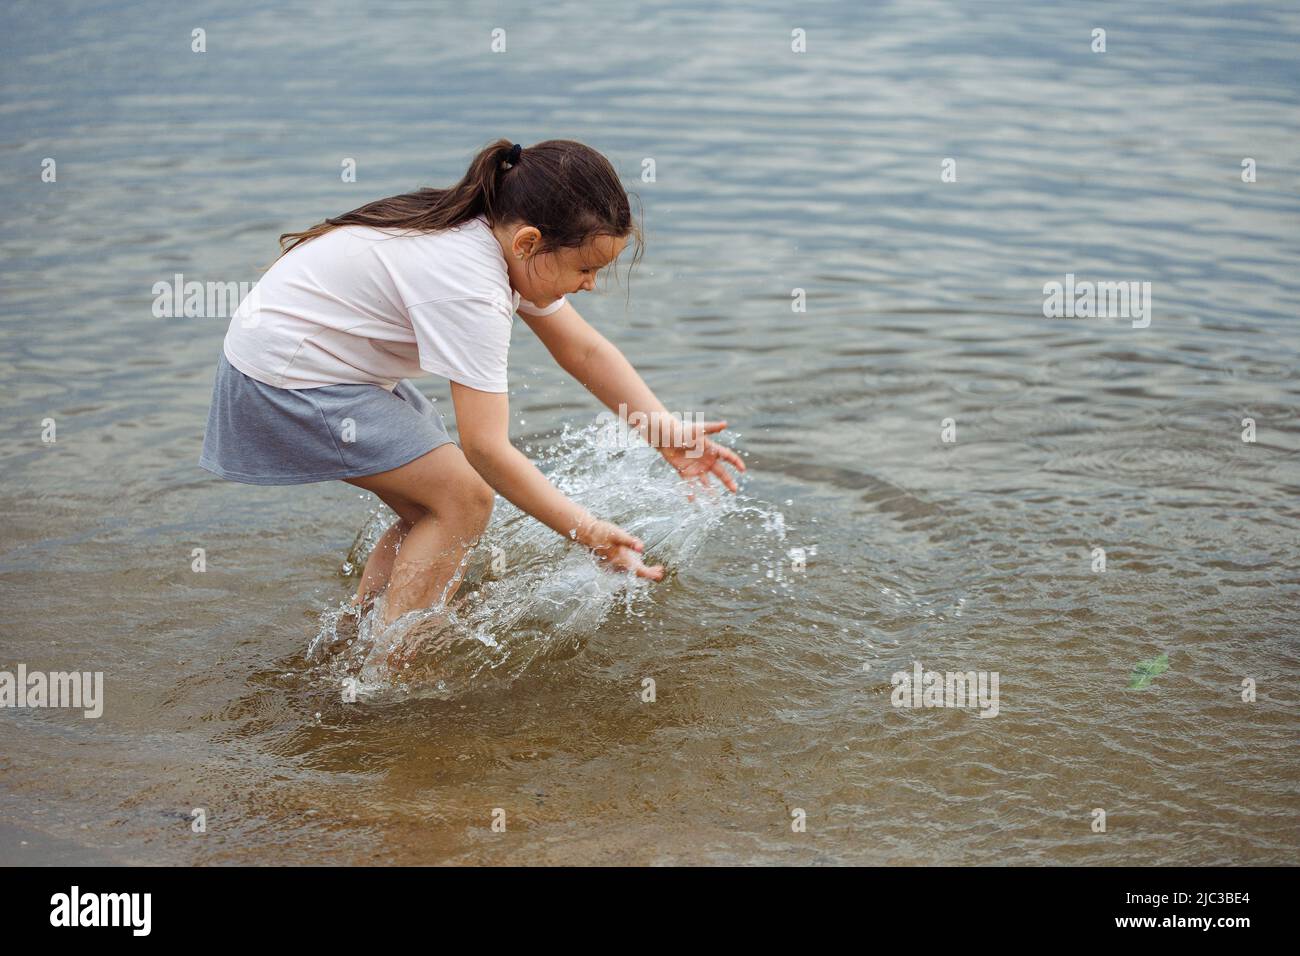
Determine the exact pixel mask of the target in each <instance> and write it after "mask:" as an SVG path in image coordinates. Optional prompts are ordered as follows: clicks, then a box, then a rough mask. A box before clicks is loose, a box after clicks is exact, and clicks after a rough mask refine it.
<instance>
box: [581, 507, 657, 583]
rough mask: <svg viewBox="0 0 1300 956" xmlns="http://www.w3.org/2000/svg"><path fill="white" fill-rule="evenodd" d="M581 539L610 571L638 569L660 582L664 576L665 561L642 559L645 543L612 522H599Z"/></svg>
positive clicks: (639, 573)
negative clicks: (648, 563) (655, 562)
mask: <svg viewBox="0 0 1300 956" xmlns="http://www.w3.org/2000/svg"><path fill="white" fill-rule="evenodd" d="M579 541H580V542H581V543H582V544H584V545H586V546H587V547H588V548H590V549H591V551H592V553H593V554H595V555H596V557H598V558H600V559H601V561H603V562H604V563H605V564H606V565H608V566H609V569H610V570H611V571H622V572H624V573H626V572H628V571H635V572H636V575H637V577H639V578H649V579H650V580H651V581H660V580H662V579H663V576H664V566H663V565H662V564H655V565H647V564H645V563H644V562H643V561H642V560H641V552H642V551H644V550H645V544H644V543H642V541H641V539H640V538H638V537H636V536H635V535H631V534H628V533H627V532H626V531H624V530H623V529H622V528H620V527H619V526H618V525H616V524H613V523H612V522H609V521H597V522H595V523H594V524H592V525H590V526H589V527H588V528H587V529H586V533H584V534H583V535H582V536H581V537H580V538H579Z"/></svg>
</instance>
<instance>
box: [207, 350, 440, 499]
mask: <svg viewBox="0 0 1300 956" xmlns="http://www.w3.org/2000/svg"><path fill="white" fill-rule="evenodd" d="M449 441H452V438H451V436H450V435H448V434H447V426H446V425H445V424H444V422H443V420H442V415H441V414H440V413H439V412H438V410H437V409H436V408H435V407H434V405H433V403H432V402H431V401H429V399H428V398H426V397H425V396H424V395H423V394H422V393H421V392H420V391H419V389H417V388H416V387H415V386H414V385H412V384H411V383H410V382H409V381H408V380H407V379H402V380H401V381H400V382H398V383H397V385H396V386H395V387H394V388H393V390H392V391H391V392H390V391H388V390H387V389H386V388H382V387H380V386H378V385H326V386H323V387H321V388H276V387H275V386H273V385H266V384H264V383H262V382H259V381H257V380H256V379H253V378H249V377H248V376H247V375H245V374H244V373H243V372H241V371H239V369H237V368H235V367H234V366H233V365H231V364H230V361H229V360H228V359H227V358H226V356H225V354H224V353H223V354H222V356H221V359H220V361H219V362H218V363H217V378H216V381H215V382H214V383H213V385H212V406H211V408H209V410H208V427H207V431H206V432H205V433H204V435H203V453H202V455H201V456H200V457H199V465H200V466H202V467H203V468H206V469H207V470H208V471H211V472H213V473H214V474H217V475H220V476H221V477H222V478H229V479H231V480H232V481H242V482H245V483H247V484H250V485H298V484H303V483H305V482H309V481H329V480H331V479H335V478H359V477H361V476H363V475H375V474H378V473H379V472H381V471H389V470H391V469H393V468H397V467H399V466H401V465H405V464H406V463H407V462H410V461H414V460H415V459H416V458H419V457H420V456H421V455H424V454H427V453H428V452H431V451H433V449H435V448H437V447H439V446H440V445H445V444H446V443H447V442H449Z"/></svg>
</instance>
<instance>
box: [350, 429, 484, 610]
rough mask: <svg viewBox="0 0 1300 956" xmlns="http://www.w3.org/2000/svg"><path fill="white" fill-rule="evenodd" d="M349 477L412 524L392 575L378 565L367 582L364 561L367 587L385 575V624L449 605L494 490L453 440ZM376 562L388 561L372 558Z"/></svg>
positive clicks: (397, 555)
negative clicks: (409, 458) (383, 468)
mask: <svg viewBox="0 0 1300 956" xmlns="http://www.w3.org/2000/svg"><path fill="white" fill-rule="evenodd" d="M348 480H349V483H350V484H354V485H356V486H357V487H359V488H365V489H366V490H367V491H372V492H374V493H375V494H377V495H379V496H380V497H381V498H382V499H383V500H384V501H385V502H387V503H388V505H389V506H390V507H391V508H393V510H394V511H396V512H397V513H398V515H399V516H401V517H402V518H403V519H405V520H408V521H409V522H410V530H408V531H407V532H406V534H405V536H404V537H402V538H401V541H400V543H401V547H400V548H397V549H396V550H395V557H393V558H392V561H391V564H389V565H388V567H387V570H385V567H384V565H383V564H382V563H381V564H379V565H377V566H376V570H375V577H374V578H373V579H371V580H370V581H369V583H367V581H366V579H367V578H369V572H370V562H369V561H367V564H366V572H365V574H363V581H362V584H363V586H364V588H369V587H372V586H374V585H378V584H380V582H381V580H382V578H383V577H384V576H386V577H387V580H388V594H387V597H386V599H385V603H384V616H383V623H384V624H385V625H387V624H390V623H392V622H393V621H394V620H396V619H397V618H398V617H400V616H401V615H403V614H405V613H406V612H407V611H411V610H414V609H416V608H421V607H429V606H430V605H432V604H433V603H434V602H435V601H438V600H440V599H441V600H445V601H450V600H451V598H452V596H453V595H454V594H455V592H456V589H457V588H458V587H459V586H460V581H461V578H462V576H463V573H464V572H463V569H462V568H461V560H462V559H463V558H464V556H465V552H466V551H468V550H469V549H470V548H471V547H473V546H474V544H475V543H477V541H478V538H479V536H480V535H481V534H482V533H483V531H484V529H485V528H486V527H487V524H488V520H489V519H490V518H491V516H492V503H493V499H494V494H493V492H492V488H491V487H490V486H489V485H488V484H487V482H485V481H484V480H483V479H482V478H480V477H479V475H478V472H476V471H475V470H474V469H473V467H471V466H470V464H469V462H468V461H466V460H465V456H464V454H462V453H461V450H460V449H459V448H458V447H456V445H455V444H452V443H448V444H445V445H441V446H439V447H438V448H435V449H434V450H433V451H431V452H429V453H428V454H426V455H423V456H421V457H420V458H417V459H415V461H412V462H408V463H407V464H405V465H402V466H401V467H400V468H394V469H392V470H391V471H386V472H381V473H380V474H377V475H368V476H366V477H364V478H352V479H348ZM391 531H392V529H389V532H391ZM389 532H385V538H387V536H388V534H389ZM383 543H384V541H383V540H381V542H380V544H383ZM378 550H379V545H376V551H378ZM385 550H386V551H388V550H390V549H388V548H386V549H385ZM372 560H378V561H381V562H382V561H384V560H386V558H384V557H383V556H381V557H380V558H374V556H373V554H372ZM444 592H445V593H444Z"/></svg>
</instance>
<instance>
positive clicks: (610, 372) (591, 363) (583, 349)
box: [519, 302, 668, 435]
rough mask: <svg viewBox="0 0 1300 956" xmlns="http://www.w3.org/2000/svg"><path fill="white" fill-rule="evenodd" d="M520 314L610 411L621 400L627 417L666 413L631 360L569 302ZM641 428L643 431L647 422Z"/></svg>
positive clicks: (620, 402) (582, 383) (615, 409)
mask: <svg viewBox="0 0 1300 956" xmlns="http://www.w3.org/2000/svg"><path fill="white" fill-rule="evenodd" d="M519 316H520V318H522V319H523V320H524V321H525V322H526V323H528V327H529V328H531V329H532V330H533V332H534V333H536V335H537V337H538V338H539V339H541V340H542V344H543V345H545V346H546V349H547V351H548V352H550V353H551V357H552V358H554V359H555V361H556V363H557V364H558V365H559V366H560V368H562V369H564V370H565V371H566V372H568V373H569V374H570V375H572V376H573V377H574V378H575V379H577V380H578V382H579V383H580V384H581V385H582V386H583V388H585V389H587V391H589V392H591V394H593V395H595V396H596V398H598V399H600V401H601V404H603V405H604V406H605V407H606V408H608V409H609V410H610V411H612V412H617V411H618V407H619V405H620V404H622V405H626V406H627V413H628V418H629V419H632V416H633V415H634V414H635V413H637V412H640V413H641V415H642V416H644V418H645V420H646V421H647V422H648V421H649V419H650V418H651V417H652V415H659V416H665V417H666V416H667V415H668V409H667V408H665V407H664V404H663V402H661V401H659V399H658V398H657V397H656V396H655V393H654V392H652V391H651V390H650V386H648V385H647V384H646V383H645V380H644V379H642V378H641V376H640V374H639V373H638V372H637V370H636V369H635V368H633V367H632V363H631V362H629V361H628V360H627V358H626V357H624V355H623V353H622V352H620V351H619V350H618V347H617V346H616V345H614V343H613V342H611V341H610V340H609V339H607V338H605V336H603V335H601V334H600V333H599V332H598V331H596V329H594V328H593V327H592V326H591V325H590V324H589V323H588V322H587V321H586V320H584V319H583V317H582V316H581V315H579V314H578V310H577V309H575V308H574V307H573V305H572V304H571V303H568V302H566V303H565V304H564V306H562V307H561V308H559V309H557V310H556V311H555V312H552V313H551V314H550V315H540V316H539V315H526V314H525V313H523V312H520V313H519ZM640 430H641V433H642V435H646V434H647V431H648V425H644V426H642V427H641V428H640Z"/></svg>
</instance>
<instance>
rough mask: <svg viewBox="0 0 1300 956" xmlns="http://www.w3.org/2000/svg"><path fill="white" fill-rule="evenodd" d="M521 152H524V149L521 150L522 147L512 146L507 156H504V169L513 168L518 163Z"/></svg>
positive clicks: (516, 144)
mask: <svg viewBox="0 0 1300 956" xmlns="http://www.w3.org/2000/svg"><path fill="white" fill-rule="evenodd" d="M523 151H524V148H523V147H522V146H520V145H519V144H518V143H515V144H514V145H513V146H511V147H510V152H509V154H508V155H507V156H506V168H507V169H509V168H510V167H511V166H513V165H514V164H515V163H517V162H519V157H520V155H521V154H522V153H523Z"/></svg>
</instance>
